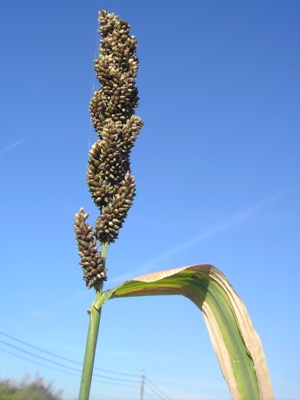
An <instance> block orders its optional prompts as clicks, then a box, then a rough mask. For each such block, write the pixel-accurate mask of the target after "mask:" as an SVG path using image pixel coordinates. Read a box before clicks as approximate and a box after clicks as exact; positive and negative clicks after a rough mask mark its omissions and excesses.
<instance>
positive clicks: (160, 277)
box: [94, 264, 274, 400]
mask: <svg viewBox="0 0 300 400" xmlns="http://www.w3.org/2000/svg"><path fill="white" fill-rule="evenodd" d="M154 295H183V296H185V297H187V298H189V299H190V300H191V301H192V302H193V303H195V304H196V306H197V307H198V308H199V309H200V310H201V311H202V313H203V316H204V319H205V322H206V325H207V328H208V331H209V334H210V338H211V341H212V344H213V347H214V350H215V352H216V355H217V357H218V361H219V364H220V367H221V370H222V373H223V375H224V378H225V379H226V381H227V383H228V386H229V389H230V391H231V394H232V398H233V399H234V400H240V399H242V400H255V399H264V400H272V399H274V395H273V391H272V385H271V380H270V377H269V373H268V368H267V364H266V360H265V355H264V352H263V348H262V344H261V341H260V338H259V336H258V334H257V332H256V331H255V329H254V327H253V325H252V322H251V320H250V317H249V315H248V312H247V310H246V307H245V305H244V303H243V302H242V300H241V299H240V297H239V296H238V295H237V293H236V292H235V290H234V289H233V287H232V286H231V284H230V283H229V281H228V280H227V278H226V277H225V275H224V274H222V272H221V271H220V270H218V269H217V268H216V267H214V266H212V265H207V264H203V265H194V266H189V267H183V268H178V269H173V270H165V271H159V272H154V273H151V274H147V275H143V276H140V277H137V278H135V279H133V280H131V281H126V282H124V283H123V284H121V285H120V286H117V287H115V288H113V289H111V290H108V291H106V292H103V294H102V296H101V298H100V299H99V301H98V302H96V303H94V307H96V308H97V309H98V308H100V307H101V306H102V305H103V304H104V302H105V301H107V300H108V299H113V298H119V297H132V296H154Z"/></svg>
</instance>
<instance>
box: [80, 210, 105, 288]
mask: <svg viewBox="0 0 300 400" xmlns="http://www.w3.org/2000/svg"><path fill="white" fill-rule="evenodd" d="M88 216H89V213H86V214H85V213H84V210H83V208H81V209H80V210H79V211H78V213H77V214H76V215H75V222H74V230H75V234H76V241H77V246H78V254H79V255H80V258H81V261H80V263H79V264H80V265H81V267H82V268H83V270H84V274H83V279H84V280H85V281H86V286H87V287H88V288H89V289H90V288H91V287H92V286H93V285H94V284H95V283H96V282H98V281H103V280H106V269H105V259H104V258H103V257H101V253H100V252H99V251H98V247H97V243H96V239H95V238H94V233H93V227H92V226H90V225H89V224H88V223H87V222H86V219H87V218H88Z"/></svg>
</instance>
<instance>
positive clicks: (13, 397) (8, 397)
mask: <svg viewBox="0 0 300 400" xmlns="http://www.w3.org/2000/svg"><path fill="white" fill-rule="evenodd" d="M61 393H62V391H57V392H54V391H53V388H52V383H49V384H47V385H46V384H45V383H44V381H43V378H39V377H37V378H35V379H34V380H33V381H31V380H30V378H29V376H28V375H26V376H25V377H24V378H23V379H22V380H21V381H20V383H17V382H16V381H13V380H11V379H4V378H0V400H61V399H62V398H61Z"/></svg>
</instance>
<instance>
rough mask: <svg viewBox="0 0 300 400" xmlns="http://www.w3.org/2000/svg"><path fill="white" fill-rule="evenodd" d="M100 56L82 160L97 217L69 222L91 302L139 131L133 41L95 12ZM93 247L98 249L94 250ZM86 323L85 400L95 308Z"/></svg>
mask: <svg viewBox="0 0 300 400" xmlns="http://www.w3.org/2000/svg"><path fill="white" fill-rule="evenodd" d="M99 23H100V29H99V33H100V34H101V35H102V37H103V39H102V40H101V42H100V48H99V50H100V54H99V57H98V58H96V60H95V71H96V76H97V78H98V80H99V83H100V89H99V90H98V91H96V92H95V93H94V95H93V97H92V99H91V103H90V114H91V117H92V124H93V126H94V128H95V131H96V133H97V135H98V140H97V141H96V143H94V144H93V146H92V147H91V150H90V152H89V157H88V171H87V183H88V185H89V191H90V193H91V196H92V199H93V201H94V203H95V205H96V206H97V207H98V208H99V211H100V215H99V216H98V217H97V218H96V221H95V226H94V227H92V226H90V225H89V224H88V223H87V221H86V220H87V218H88V216H89V213H85V212H84V209H83V208H80V210H79V211H78V213H77V214H76V215H75V219H74V230H75V234H76V236H75V237H76V241H77V245H78V253H79V255H80V258H81V261H80V265H81V267H82V269H83V279H84V280H85V282H86V286H87V287H88V289H90V288H92V287H94V288H95V290H96V297H95V302H94V303H93V304H95V303H96V302H98V300H99V299H100V297H101V293H102V288H103V283H104V282H105V281H106V280H107V276H106V272H107V269H106V257H107V250H108V246H109V244H111V243H113V242H114V241H115V240H116V239H117V237H118V234H119V230H120V228H121V227H122V225H123V223H124V220H125V218H126V216H127V213H128V211H129V209H130V207H131V205H132V202H133V198H134V196H135V186H136V184H135V180H134V177H133V176H132V175H131V170H130V159H129V156H130V152H131V149H132V147H133V146H134V143H135V140H136V137H137V135H138V133H139V131H140V129H141V128H142V127H143V123H142V121H141V119H140V118H139V117H137V116H135V115H134V112H135V108H136V107H137V105H138V101H139V98H138V90H137V88H136V87H135V80H136V75H137V70H138V59H137V57H136V55H135V52H136V48H137V41H136V39H135V37H134V36H130V35H129V32H130V25H129V24H128V23H127V22H126V21H122V20H121V19H119V18H118V17H117V16H116V15H115V14H113V13H111V14H109V13H108V12H106V11H104V10H103V11H101V12H100V13H99ZM98 245H100V247H102V251H100V250H99V248H98ZM89 315H90V324H89V330H88V336H87V342H86V351H85V359H84V365H83V371H82V380H81V387H80V394H79V400H88V398H89V393H90V387H91V381H92V374H93V365H94V359H95V352H96V345H97V337H98V330H99V324H100V316H101V308H100V309H97V308H96V307H95V306H94V305H92V307H91V308H90V310H89Z"/></svg>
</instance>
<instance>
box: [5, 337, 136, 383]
mask: <svg viewBox="0 0 300 400" xmlns="http://www.w3.org/2000/svg"><path fill="white" fill-rule="evenodd" d="M0 335H3V336H6V337H7V338H9V339H11V340H14V341H16V342H18V343H21V344H23V345H25V346H28V347H31V348H32V349H35V350H38V351H41V352H42V353H45V354H48V355H50V356H52V357H56V358H60V359H61V360H64V361H68V362H70V363H73V364H77V365H80V366H81V367H82V363H81V362H78V361H74V360H71V359H70V358H66V357H62V356H59V355H58V354H54V353H51V352H50V351H46V350H43V349H41V348H40V347H37V346H33V345H32V344H29V343H27V342H24V341H23V340H20V339H17V338H15V337H13V336H10V335H8V334H7V333H4V332H1V331H0ZM94 370H98V371H103V372H107V373H110V374H116V375H123V376H131V377H134V378H139V375H137V374H128V373H125V372H117V371H111V370H109V369H103V368H98V367H94Z"/></svg>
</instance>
